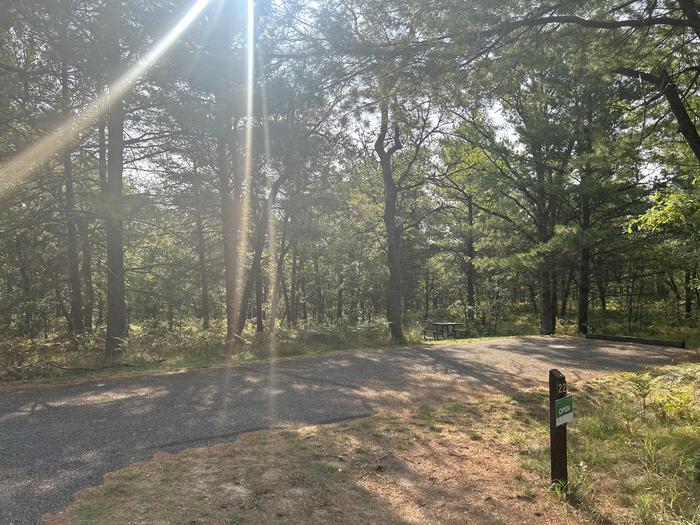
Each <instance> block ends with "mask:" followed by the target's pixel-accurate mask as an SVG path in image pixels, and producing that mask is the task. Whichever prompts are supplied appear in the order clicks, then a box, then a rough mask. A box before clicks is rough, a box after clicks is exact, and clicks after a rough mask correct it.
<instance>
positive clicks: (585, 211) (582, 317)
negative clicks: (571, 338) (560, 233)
mask: <svg viewBox="0 0 700 525" xmlns="http://www.w3.org/2000/svg"><path fill="white" fill-rule="evenodd" d="M586 149H589V148H586ZM590 181H591V174H590V169H589V167H588V166H586V167H585V168H584V169H583V172H582V175H581V182H580V184H579V193H580V195H579V198H580V205H581V231H582V232H583V239H582V242H583V245H582V247H581V250H580V251H579V279H578V315H577V317H578V331H579V333H581V334H587V333H588V300H589V292H590V284H591V248H590V246H589V240H588V237H587V234H588V230H589V229H590V227H591V199H590V188H589V187H588V185H589V183H590Z"/></svg>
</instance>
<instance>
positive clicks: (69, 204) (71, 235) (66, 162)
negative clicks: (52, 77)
mask: <svg viewBox="0 0 700 525" xmlns="http://www.w3.org/2000/svg"><path fill="white" fill-rule="evenodd" d="M61 98H62V101H61V104H62V106H63V107H62V113H63V118H64V120H65V121H68V120H69V119H70V118H71V107H70V83H69V78H68V65H67V64H66V62H65V61H64V62H63V63H62V64H61ZM62 157H63V158H62V160H63V180H64V184H65V203H64V204H65V221H66V260H67V261H68V283H69V286H70V330H71V332H73V333H80V332H83V331H84V330H85V327H84V324H83V304H82V294H81V291H80V264H79V262H78V261H79V259H78V231H77V230H78V228H77V226H76V221H75V193H74V191H73V159H72V158H71V149H70V146H69V147H66V148H65V149H64V150H63V154H62Z"/></svg>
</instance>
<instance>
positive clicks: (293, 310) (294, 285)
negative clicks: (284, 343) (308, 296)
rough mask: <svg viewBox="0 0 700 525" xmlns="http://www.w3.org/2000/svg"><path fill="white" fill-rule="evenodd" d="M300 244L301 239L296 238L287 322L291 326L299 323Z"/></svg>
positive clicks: (293, 250)
mask: <svg viewBox="0 0 700 525" xmlns="http://www.w3.org/2000/svg"><path fill="white" fill-rule="evenodd" d="M298 246H299V241H298V240H296V239H295V240H294V244H293V245H292V274H291V276H290V281H291V282H290V292H289V317H288V318H287V322H288V324H289V325H290V326H296V325H297V307H298V303H297V289H298V282H297V263H298V262H299V261H298V258H299V253H298Z"/></svg>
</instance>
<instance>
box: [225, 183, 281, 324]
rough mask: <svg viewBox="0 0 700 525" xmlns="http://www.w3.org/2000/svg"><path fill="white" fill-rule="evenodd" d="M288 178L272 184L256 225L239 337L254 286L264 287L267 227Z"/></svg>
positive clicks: (241, 309) (239, 321)
mask: <svg viewBox="0 0 700 525" xmlns="http://www.w3.org/2000/svg"><path fill="white" fill-rule="evenodd" d="M288 176H289V172H288V171H287V172H285V174H284V175H281V176H280V178H279V179H277V180H276V181H275V182H274V183H273V184H272V188H271V189H270V194H269V195H268V196H267V198H266V199H265V201H264V202H263V205H262V207H261V211H260V216H259V217H258V220H257V221H256V224H255V235H254V237H253V261H252V262H251V267H250V272H248V276H247V277H246V282H245V285H244V286H243V293H242V294H241V305H240V310H239V312H238V323H237V324H236V334H238V335H240V334H241V333H242V332H243V329H244V328H245V323H246V320H247V318H248V305H249V303H250V299H251V296H252V294H253V286H254V284H255V283H256V282H257V281H258V280H260V286H262V278H261V277H260V276H259V275H258V274H259V273H261V272H262V267H261V261H262V254H263V250H264V249H265V240H266V239H267V227H268V224H269V219H270V215H271V214H272V209H273V207H274V205H275V201H276V200H277V194H278V193H279V190H280V188H281V187H282V184H284V182H285V181H286V179H287V177H288Z"/></svg>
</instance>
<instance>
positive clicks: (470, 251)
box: [465, 194, 476, 321]
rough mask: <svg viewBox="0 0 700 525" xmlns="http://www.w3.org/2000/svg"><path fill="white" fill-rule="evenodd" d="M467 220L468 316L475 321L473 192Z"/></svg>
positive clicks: (470, 196)
mask: <svg viewBox="0 0 700 525" xmlns="http://www.w3.org/2000/svg"><path fill="white" fill-rule="evenodd" d="M467 221H468V224H469V232H468V233H467V239H466V251H465V255H466V256H467V307H468V310H467V316H468V318H469V320H470V321H473V320H474V318H475V316H476V300H475V295H474V287H475V278H476V271H475V269H474V255H475V252H474V199H473V196H472V195H471V194H469V195H468V196H467Z"/></svg>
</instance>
